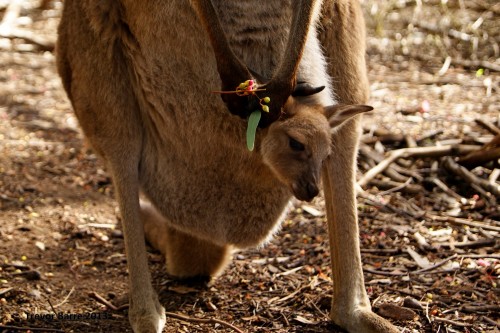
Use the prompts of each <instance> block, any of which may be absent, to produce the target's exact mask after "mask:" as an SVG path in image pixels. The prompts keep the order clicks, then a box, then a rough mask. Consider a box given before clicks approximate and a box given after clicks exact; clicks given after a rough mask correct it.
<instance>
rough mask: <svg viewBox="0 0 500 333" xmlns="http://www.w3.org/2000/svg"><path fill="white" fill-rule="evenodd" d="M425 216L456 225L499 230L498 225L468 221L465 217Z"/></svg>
mask: <svg viewBox="0 0 500 333" xmlns="http://www.w3.org/2000/svg"><path fill="white" fill-rule="evenodd" d="M426 216H427V217H428V218H430V219H432V220H434V221H441V222H448V223H452V224H457V225H466V226H469V227H476V228H482V229H485V230H491V231H497V232H500V227H496V226H493V225H489V224H486V223H482V222H477V221H469V220H466V219H461V218H457V217H451V216H437V215H432V214H427V215H426Z"/></svg>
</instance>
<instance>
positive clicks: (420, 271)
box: [410, 253, 457, 275]
mask: <svg viewBox="0 0 500 333" xmlns="http://www.w3.org/2000/svg"><path fill="white" fill-rule="evenodd" d="M456 257H457V254H456V253H455V254H454V255H452V256H451V257H448V258H446V259H444V260H441V261H440V262H437V263H435V264H434V265H432V266H430V267H426V268H422V269H419V270H416V271H413V272H410V274H412V275H414V274H422V273H426V272H429V271H433V270H435V269H436V268H439V267H441V266H443V265H444V264H446V263H447V262H448V261H450V260H453V259H455V258H456Z"/></svg>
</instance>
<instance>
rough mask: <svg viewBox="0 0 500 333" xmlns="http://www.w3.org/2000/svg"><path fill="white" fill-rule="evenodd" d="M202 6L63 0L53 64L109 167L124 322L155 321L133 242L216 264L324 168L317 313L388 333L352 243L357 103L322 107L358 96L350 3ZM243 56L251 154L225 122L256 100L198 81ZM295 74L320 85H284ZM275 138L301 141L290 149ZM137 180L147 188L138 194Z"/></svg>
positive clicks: (224, 75) (360, 67)
mask: <svg viewBox="0 0 500 333" xmlns="http://www.w3.org/2000/svg"><path fill="white" fill-rule="evenodd" d="M212 2H213V6H212ZM212 2H211V1H208V0H192V1H181V0H176V1H151V0H148V1H135V0H134V1H133V0H122V1H111V0H105V1H101V0H66V1H65V8H64V12H63V18H62V20H61V25H60V28H59V42H58V48H57V54H58V69H59V73H60V75H61V78H62V80H63V84H64V87H65V89H66V91H67V93H68V96H69V98H70V100H71V102H72V104H73V107H74V109H75V113H76V115H77V117H78V119H79V122H80V124H81V126H82V128H83V130H84V132H85V135H86V136H87V138H88V140H89V141H90V143H91V144H92V146H93V147H94V148H95V149H96V150H97V151H98V152H99V153H100V154H101V155H102V156H103V158H104V159H105V161H106V162H107V163H108V166H109V169H110V171H111V173H112V176H113V181H114V184H115V187H116V192H117V199H118V203H119V207H120V211H121V214H122V219H123V230H124V239H125V247H126V252H127V258H128V266H129V273H130V288H131V292H130V312H129V313H130V315H129V319H130V322H131V325H132V328H133V329H134V331H135V332H160V331H161V329H162V327H163V325H164V322H165V316H164V310H163V308H162V307H161V305H160V304H159V302H158V300H157V296H156V294H155V292H154V290H153V288H152V286H151V282H150V274H149V271H148V268H147V259H146V249H145V244H144V239H145V238H147V239H148V240H149V241H150V242H151V244H152V245H153V246H154V247H156V248H157V249H159V250H160V251H162V253H164V254H165V256H166V262H167V270H168V271H169V272H170V273H171V274H173V275H177V276H180V277H189V276H196V275H210V276H214V275H217V274H218V273H220V271H221V270H222V269H223V268H224V266H225V264H226V263H227V262H228V259H229V258H230V250H231V248H233V247H239V248H245V247H248V246H255V245H257V244H260V243H262V242H263V241H265V240H266V239H267V238H268V237H269V235H270V234H272V232H273V230H274V229H275V228H276V227H277V226H278V225H279V223H280V221H281V220H282V218H283V217H284V214H286V207H287V203H288V201H289V199H290V197H291V194H294V195H295V196H296V197H298V198H300V199H305V200H310V199H311V198H312V197H313V196H314V195H316V194H317V190H318V187H319V181H320V175H321V172H320V171H321V168H323V172H322V174H323V182H324V185H325V196H326V198H327V213H328V219H329V228H330V238H331V244H332V245H333V246H332V262H333V265H334V266H333V271H334V280H335V284H336V286H335V302H334V304H333V307H332V314H331V316H332V319H333V320H335V321H336V322H337V323H338V324H340V325H341V326H343V327H345V328H347V329H348V330H349V331H350V332H378V333H380V332H396V330H395V328H394V327H393V326H392V325H390V324H389V323H388V322H387V321H385V320H383V319H381V318H380V317H378V316H376V315H374V314H373V313H371V310H370V304H369V302H368V298H367V296H366V292H365V290H364V283H363V275H362V269H361V260H360V254H359V243H358V230H357V217H356V200H355V191H354V183H355V178H354V176H355V172H354V170H355V155H356V149H357V139H358V133H359V126H358V121H357V120H356V119H352V120H351V121H347V120H348V119H350V118H351V117H352V116H354V115H355V114H357V113H361V112H365V111H368V110H369V108H367V107H364V106H354V107H353V106H350V107H349V106H332V105H334V104H336V103H335V99H334V94H335V95H336V96H337V97H338V100H339V102H340V103H342V104H363V103H365V102H366V99H367V94H368V86H367V80H366V73H365V68H364V66H365V64H364V45H363V34H364V31H363V20H362V17H361V11H360V9H359V4H358V3H356V2H355V1H347V0H342V1H325V2H324V3H323V5H322V6H323V7H320V6H321V1H282V0H280V1H267V2H261V1H257V0H248V1H225V0H220V1H219V0H217V1H216V0H212ZM321 8H322V9H321ZM320 11H321V12H322V13H323V17H322V19H321V25H322V29H318V31H319V39H318V38H317V34H318V31H317V29H316V24H317V23H318V22H319V20H320V15H319V14H320ZM289 31H291V33H290V36H291V37H290V38H288V35H289ZM226 37H227V38H226ZM320 40H321V42H322V45H320ZM321 47H323V48H324V49H325V50H326V54H325V55H326V60H325V56H324V55H323V54H322V52H321ZM282 54H285V55H286V56H285V57H283V58H282V57H281V55H282ZM327 62H328V63H327ZM247 66H248V68H251V70H252V72H257V73H259V74H261V75H262V76H263V77H272V79H271V80H270V81H269V82H266V83H265V87H266V88H267V90H266V95H267V94H269V96H271V101H272V103H271V109H272V112H271V115H270V116H265V118H264V119H263V125H264V126H263V127H267V128H263V129H260V130H258V133H257V143H256V151H255V152H248V151H247V150H246V148H245V141H244V138H245V127H246V121H245V120H242V119H241V118H240V117H243V118H244V117H245V116H246V114H247V111H248V110H252V109H251V108H250V109H249V107H252V108H253V107H254V104H255V102H254V101H251V100H250V101H249V100H248V99H245V98H240V97H235V96H231V97H228V98H225V99H224V101H222V100H221V98H220V97H219V96H217V95H214V94H211V93H210V91H211V90H218V88H219V87H220V86H222V87H223V88H232V89H234V87H235V86H236V85H237V83H239V82H242V81H244V80H245V79H248V78H250V77H251V74H250V72H251V71H250V70H249V69H248V68H247ZM330 79H331V82H330ZM296 80H298V81H307V82H309V83H310V84H312V85H313V86H322V85H324V86H326V89H325V90H324V91H322V92H320V93H317V94H314V95H313V96H309V97H289V95H290V94H291V92H292V91H293V89H294V87H295V82H296ZM332 88H333V89H332ZM224 102H225V103H224ZM285 102H286V103H285ZM323 105H330V106H328V107H323ZM282 107H284V111H285V113H284V114H283V113H282V112H281V109H282ZM228 110H229V111H230V112H231V113H233V114H236V115H239V116H240V117H235V116H233V115H231V114H230V113H229V112H228ZM278 117H281V119H279V120H277V118H278ZM276 120H277V121H276ZM331 128H333V132H332V130H331ZM332 133H333V134H332ZM332 135H333V136H332ZM290 138H293V139H295V140H297V141H298V142H299V143H300V144H301V145H303V149H302V148H301V149H293V144H292V143H291V139H290ZM140 192H142V194H143V195H144V197H145V198H147V200H145V201H143V202H140V200H139V193H140ZM141 221H142V223H141Z"/></svg>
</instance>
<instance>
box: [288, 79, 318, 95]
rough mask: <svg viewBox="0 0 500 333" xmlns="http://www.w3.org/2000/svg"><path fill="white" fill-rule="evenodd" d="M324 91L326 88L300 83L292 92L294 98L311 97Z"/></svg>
mask: <svg viewBox="0 0 500 333" xmlns="http://www.w3.org/2000/svg"><path fill="white" fill-rule="evenodd" d="M323 89H325V86H320V87H313V86H312V85H310V84H309V83H307V82H298V83H297V85H296V86H295V89H294V90H293V92H292V96H293V97H305V96H311V95H314V94H317V93H319V92H320V91H322V90H323Z"/></svg>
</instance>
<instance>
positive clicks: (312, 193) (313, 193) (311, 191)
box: [306, 183, 319, 201]
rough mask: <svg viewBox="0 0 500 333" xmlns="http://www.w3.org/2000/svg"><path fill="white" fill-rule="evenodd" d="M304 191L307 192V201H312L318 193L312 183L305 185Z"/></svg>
mask: <svg viewBox="0 0 500 333" xmlns="http://www.w3.org/2000/svg"><path fill="white" fill-rule="evenodd" d="M306 190H307V197H308V201H310V200H312V199H314V197H315V196H317V195H318V193H319V189H318V186H316V184H314V183H309V184H307V187H306Z"/></svg>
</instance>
